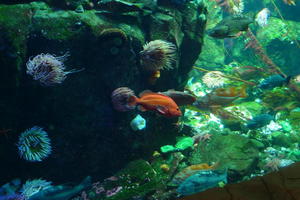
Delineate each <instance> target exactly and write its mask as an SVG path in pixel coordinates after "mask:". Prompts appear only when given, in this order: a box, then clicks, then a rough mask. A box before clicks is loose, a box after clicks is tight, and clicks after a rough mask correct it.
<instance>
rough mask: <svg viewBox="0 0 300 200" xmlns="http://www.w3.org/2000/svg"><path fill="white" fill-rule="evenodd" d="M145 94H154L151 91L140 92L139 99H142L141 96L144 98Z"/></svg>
mask: <svg viewBox="0 0 300 200" xmlns="http://www.w3.org/2000/svg"><path fill="white" fill-rule="evenodd" d="M147 94H155V93H154V92H152V91H151V90H144V91H143V92H141V93H140V94H139V97H143V96H145V95H147Z"/></svg>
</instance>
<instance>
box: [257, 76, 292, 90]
mask: <svg viewBox="0 0 300 200" xmlns="http://www.w3.org/2000/svg"><path fill="white" fill-rule="evenodd" d="M290 79H291V77H290V76H289V77H287V78H285V77H283V76H281V75H279V74H275V75H272V76H269V77H267V78H266V79H265V80H263V81H262V82H261V83H260V84H259V85H258V87H259V88H261V89H273V88H274V87H280V86H283V85H284V84H288V83H289V81H290Z"/></svg>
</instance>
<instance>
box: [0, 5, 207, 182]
mask: <svg viewBox="0 0 300 200" xmlns="http://www.w3.org/2000/svg"><path fill="white" fill-rule="evenodd" d="M55 2H56V1H55ZM72 2H73V1H72ZM76 2H77V3H80V4H78V5H83V7H84V9H86V7H85V3H83V2H82V1H77V0H76V1H74V3H75V4H76V6H70V7H72V10H62V9H53V8H52V7H50V6H49V5H47V4H46V3H42V2H33V3H28V4H16V5H0V29H1V32H0V36H1V37H0V47H1V48H0V62H1V63H2V66H3V68H2V71H1V74H0V85H2V86H5V87H2V88H3V90H2V92H3V94H5V95H4V96H5V97H3V98H1V100H0V108H1V112H2V114H3V116H5V118H3V119H2V121H1V123H2V125H3V127H12V128H13V129H14V131H16V132H22V131H24V130H25V129H28V128H30V127H32V126H33V125H39V126H42V127H43V128H45V130H47V131H48V132H49V135H50V137H51V141H52V143H53V145H54V146H55V151H54V153H53V155H52V156H50V158H49V159H48V160H46V161H45V163H44V165H42V166H40V165H39V166H32V165H27V164H24V163H23V162H22V161H21V160H19V159H18V158H17V157H16V151H17V150H16V149H14V148H11V144H9V143H7V144H4V147H3V148H5V149H10V151H9V152H6V154H5V156H4V157H2V159H4V160H6V161H7V162H6V164H4V165H3V166H2V167H3V169H8V170H11V171H13V172H14V173H7V174H6V175H5V177H2V178H3V181H5V180H6V179H7V180H8V179H11V178H12V177H9V176H10V175H11V174H14V176H16V177H20V178H25V177H28V174H30V176H33V177H40V176H43V177H45V178H47V179H49V180H52V181H58V182H59V181H61V182H65V180H66V179H70V180H73V181H74V182H76V181H79V180H80V179H82V177H84V176H86V174H89V175H91V176H93V177H95V178H103V177H105V176H109V174H108V173H111V172H114V171H117V170H119V169H120V168H121V167H122V166H124V165H125V163H127V162H128V161H129V160H132V159H134V158H135V157H140V156H141V155H149V154H150V152H153V151H154V150H155V149H158V148H159V147H160V146H162V145H165V144H168V143H172V144H175V142H176V141H175V136H177V135H178V132H179V130H178V129H176V127H174V125H173V124H174V123H175V122H176V121H177V119H176V118H171V119H168V118H164V117H161V116H157V115H155V113H152V112H146V113H145V114H144V115H143V117H145V119H146V120H147V128H146V129H145V131H144V133H143V135H144V136H143V137H139V136H137V135H136V134H132V130H131V128H130V125H129V124H130V121H131V119H132V118H133V117H134V116H135V115H136V114H137V113H136V112H135V111H132V112H124V113H120V112H117V111H115V110H113V107H112V105H111V99H110V96H111V92H112V91H113V90H114V89H116V88H118V87H122V86H127V87H130V88H131V89H132V90H134V91H135V92H136V93H137V94H138V93H139V92H140V91H143V90H145V89H151V90H153V91H164V90H167V89H171V88H173V89H177V90H180V89H183V87H184V85H185V82H186V81H187V77H188V72H189V71H190V70H191V69H192V66H193V64H194V62H195V60H196V59H197V57H198V54H199V53H200V51H201V47H202V37H203V33H204V25H205V19H203V18H201V17H199V16H200V15H206V14H207V13H206V10H205V6H204V5H203V4H195V3H189V4H190V5H189V6H183V7H182V8H181V11H179V10H177V9H176V8H166V7H162V8H159V9H158V10H155V15H151V16H149V15H148V14H149V12H146V11H145V10H148V11H149V8H150V7H151V2H152V1H147V2H145V4H143V3H140V1H138V2H132V4H135V5H134V6H133V7H134V9H136V10H137V12H129V13H127V11H126V12H125V11H124V14H126V15H122V16H121V17H120V16H116V15H114V14H112V15H107V14H103V13H101V12H100V11H95V10H87V9H86V10H85V11H84V12H83V13H78V12H75V11H74V9H75V8H76V7H77V6H78V5H77V3H76ZM120 2H121V1H120ZM120 2H119V3H120ZM124 2H125V3H124ZM124 2H123V1H122V2H121V4H122V5H121V6H123V5H124V4H126V5H127V4H130V2H129V3H128V2H127V1H124ZM56 3H57V2H56ZM61 3H62V4H64V3H65V1H61ZM136 3H138V4H139V5H136ZM75 4H74V5H75ZM140 4H143V5H142V7H139V6H140ZM51 5H54V3H53V4H51ZM118 6H120V5H118ZM59 7H60V6H59ZM66 7H68V6H66ZM154 7H155V5H154ZM60 8H65V7H64V6H61V7H60ZM68 9H69V7H68ZM155 9H156V8H155ZM102 11H104V10H102ZM99 12H100V13H99ZM106 12H110V11H106ZM155 25H157V27H155ZM158 25H159V26H158ZM154 39H163V40H168V41H170V42H176V45H177V47H178V49H179V57H178V63H179V64H178V65H177V66H174V70H169V71H163V72H162V74H161V77H160V79H159V80H158V81H157V83H156V85H154V86H152V85H149V84H148V83H147V82H146V81H145V80H146V79H147V77H145V75H144V72H143V71H142V69H141V67H140V61H139V52H140V51H141V50H142V46H143V45H144V44H145V42H146V41H150V40H154ZM186 49H188V51H186ZM66 52H68V53H69V54H70V56H69V57H68V59H67V61H66V62H65V63H64V64H65V66H66V69H67V70H71V69H82V68H84V70H83V71H81V72H78V73H74V74H70V76H68V78H67V79H66V80H65V81H64V82H63V83H62V84H61V85H58V86H56V87H42V86H41V85H40V84H39V83H38V82H37V81H34V80H33V79H32V78H31V77H30V76H28V75H27V74H26V62H27V61H28V59H29V58H30V57H32V56H36V55H38V54H41V53H50V54H54V55H56V56H62V55H64V54H65V53H66ZM16 137H17V135H16ZM15 139H17V138H15ZM124 141H126V142H124ZM146 141H147V142H146ZM95 155H97V156H95ZM120 155H122V156H120ZM10 163H15V164H14V165H13V166H14V167H12V165H11V164H10ZM20 166H22V170H19V167H20ZM78 168H80V169H81V170H80V171H78ZM58 169H60V170H58ZM76 179H77V180H76Z"/></svg>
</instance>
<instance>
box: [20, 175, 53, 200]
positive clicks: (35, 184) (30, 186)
mask: <svg viewBox="0 0 300 200" xmlns="http://www.w3.org/2000/svg"><path fill="white" fill-rule="evenodd" d="M51 184H52V182H49V181H46V180H43V179H34V180H27V181H26V182H25V183H24V184H23V186H22V188H21V190H20V192H21V194H22V195H23V196H24V197H25V200H27V199H30V197H31V196H33V195H35V194H37V193H38V192H39V191H41V190H45V189H48V188H50V187H52V185H51Z"/></svg>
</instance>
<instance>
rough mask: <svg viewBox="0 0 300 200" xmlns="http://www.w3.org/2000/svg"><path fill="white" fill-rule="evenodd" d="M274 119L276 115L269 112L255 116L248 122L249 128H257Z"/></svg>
mask: <svg viewBox="0 0 300 200" xmlns="http://www.w3.org/2000/svg"><path fill="white" fill-rule="evenodd" d="M272 120H274V116H272V115H269V114H261V115H257V116H255V117H253V119H251V120H250V121H248V123H247V128H249V129H257V128H261V127H264V126H266V125H268V124H269V123H270V122H271V121H272Z"/></svg>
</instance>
